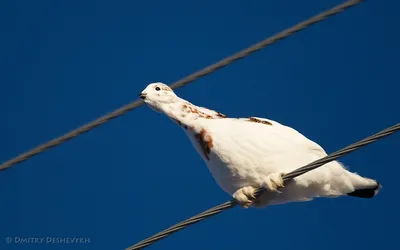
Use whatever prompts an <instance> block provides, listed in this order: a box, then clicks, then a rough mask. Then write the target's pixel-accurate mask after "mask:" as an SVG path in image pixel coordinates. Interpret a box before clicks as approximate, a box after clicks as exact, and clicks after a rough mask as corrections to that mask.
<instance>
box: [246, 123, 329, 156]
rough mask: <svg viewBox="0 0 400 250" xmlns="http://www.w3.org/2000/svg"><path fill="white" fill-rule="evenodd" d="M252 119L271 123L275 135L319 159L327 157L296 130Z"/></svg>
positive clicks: (320, 148)
mask: <svg viewBox="0 0 400 250" xmlns="http://www.w3.org/2000/svg"><path fill="white" fill-rule="evenodd" d="M253 118H256V119H258V120H261V121H266V122H269V123H271V124H272V126H273V127H274V133H277V134H279V135H280V136H283V137H285V138H287V139H289V140H290V141H291V142H292V143H296V144H298V145H299V146H301V147H304V148H306V149H307V150H310V151H312V152H313V153H314V154H316V155H318V156H320V157H321V158H322V157H324V156H326V155H327V154H326V152H325V150H324V149H323V148H322V147H321V146H320V145H318V144H317V143H315V142H313V141H312V140H310V139H308V138H307V137H305V136H304V135H302V134H301V133H299V132H298V131H297V130H295V129H293V128H291V127H288V126H285V125H282V124H280V123H279V122H276V121H273V120H269V119H266V118H260V117H253ZM240 120H243V121H247V120H248V118H240Z"/></svg>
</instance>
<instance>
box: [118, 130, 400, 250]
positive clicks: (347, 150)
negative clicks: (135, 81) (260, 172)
mask: <svg viewBox="0 0 400 250" xmlns="http://www.w3.org/2000/svg"><path fill="white" fill-rule="evenodd" d="M399 130H400V123H398V124H396V125H394V126H392V127H389V128H387V129H385V130H382V131H381V132H379V133H376V134H374V135H371V136H369V137H367V138H365V139H363V140H361V141H359V142H356V143H353V144H351V145H349V146H347V147H345V148H343V149H341V150H338V151H336V152H334V153H332V154H329V155H328V156H325V157H323V158H321V159H319V160H316V161H314V162H312V163H309V164H307V165H305V166H304V167H301V168H298V169H297V170H294V171H293V172H290V173H288V174H286V175H285V176H284V177H283V180H284V181H285V182H287V181H289V180H291V179H293V178H296V177H298V176H300V175H302V174H305V173H307V172H308V171H311V170H313V169H316V168H318V167H321V166H322V165H324V164H326V163H328V162H330V161H333V160H336V159H337V158H339V157H341V156H343V155H345V154H348V153H351V152H353V151H355V150H357V149H359V148H361V147H364V146H366V145H368V144H371V143H373V142H376V141H377V140H379V139H382V138H384V137H386V136H389V135H391V134H393V133H395V132H397V131H399ZM261 192H263V189H262V188H259V189H257V191H256V194H257V196H259V195H260V194H261ZM235 205H237V202H236V200H235V199H233V200H230V201H227V202H225V203H223V204H221V205H218V206H216V207H213V208H211V209H208V210H207V211H204V212H203V213H201V214H198V215H195V216H193V217H191V218H189V219H186V220H184V221H182V222H179V223H178V224H175V225H174V226H171V227H169V228H167V229H165V230H163V231H161V232H159V233H157V234H155V235H153V236H151V237H149V238H147V239H145V240H142V241H140V242H138V243H136V244H135V245H133V246H131V247H128V248H126V249H125V250H137V249H143V248H145V247H147V246H149V245H151V244H153V243H155V242H156V241H159V240H161V239H163V238H165V237H168V236H170V235H171V234H173V233H175V232H177V231H180V230H182V229H184V228H186V227H188V226H190V225H192V224H195V223H197V222H200V221H202V220H204V219H206V218H208V217H211V216H213V215H216V214H219V213H221V212H223V211H225V210H227V209H229V208H232V207H234V206H235Z"/></svg>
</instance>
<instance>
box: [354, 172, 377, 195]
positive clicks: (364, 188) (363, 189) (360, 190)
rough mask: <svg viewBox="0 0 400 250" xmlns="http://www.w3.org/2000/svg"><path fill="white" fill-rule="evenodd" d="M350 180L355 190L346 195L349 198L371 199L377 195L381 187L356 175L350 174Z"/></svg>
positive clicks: (371, 180) (373, 181) (375, 182)
mask: <svg viewBox="0 0 400 250" xmlns="http://www.w3.org/2000/svg"><path fill="white" fill-rule="evenodd" d="M350 179H351V180H352V183H353V186H354V188H355V190H354V191H353V192H350V193H347V195H349V196H354V197H359V198H372V197H374V196H375V195H377V194H378V192H379V190H380V189H381V187H382V185H381V184H380V183H379V182H378V181H376V180H373V179H369V178H364V177H361V176H359V175H357V174H353V173H351V177H350Z"/></svg>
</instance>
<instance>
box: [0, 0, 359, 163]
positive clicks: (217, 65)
mask: <svg viewBox="0 0 400 250" xmlns="http://www.w3.org/2000/svg"><path fill="white" fill-rule="evenodd" d="M361 2H363V0H349V1H346V2H344V3H342V4H340V5H338V6H336V7H334V8H332V9H330V10H327V11H325V12H322V13H320V14H318V15H316V16H314V17H312V18H310V19H308V20H306V21H304V22H301V23H298V24H297V25H295V26H293V27H291V28H289V29H286V30H284V31H282V32H280V33H278V34H276V35H274V36H272V37H270V38H267V39H265V40H263V41H261V42H259V43H257V44H254V45H252V46H250V47H248V48H246V49H244V50H242V51H240V52H238V53H236V54H234V55H232V56H229V57H227V58H225V59H222V60H221V61H219V62H217V63H215V64H212V65H210V66H208V67H206V68H204V69H202V70H200V71H197V72H195V73H193V74H191V75H189V76H187V77H185V78H183V79H181V80H179V81H177V82H175V83H173V84H172V85H171V88H172V89H176V88H179V87H183V86H185V85H187V84H188V83H191V82H193V81H195V80H197V79H199V78H200V77H203V76H205V75H208V74H210V73H212V72H214V71H216V70H218V69H221V68H223V67H225V66H227V65H228V64H231V63H233V62H235V61H237V60H239V59H242V58H244V57H246V56H248V55H250V54H251V53H254V52H256V51H258V50H261V49H262V48H264V47H266V46H268V45H271V44H273V43H275V42H277V41H279V40H281V39H284V38H286V37H288V36H290V35H292V34H294V33H296V32H298V31H300V30H303V29H305V28H306V27H308V26H310V25H312V24H315V23H317V22H320V21H322V20H324V19H325V18H327V17H329V16H332V15H335V14H337V13H339V12H342V11H343V10H345V9H347V8H349V7H352V6H354V5H356V4H359V3H361ZM142 104H143V101H142V100H140V99H139V100H136V101H134V102H131V103H129V104H127V105H125V106H123V107H121V108H119V109H117V110H115V111H113V112H111V113H109V114H106V115H104V116H102V117H100V118H98V119H96V120H94V121H92V122H89V123H87V124H85V125H83V126H82V127H79V128H77V129H75V130H72V131H71V132H68V133H66V134H64V135H62V136H59V137H57V138H55V139H53V140H51V141H48V142H46V143H44V144H42V145H39V146H37V147H35V148H33V149H31V150H29V151H27V152H25V153H23V154H20V155H18V156H16V157H15V158H13V159H10V160H8V161H6V162H4V163H3V164H2V165H0V170H4V169H7V168H10V167H12V166H14V165H15V164H18V163H21V162H23V161H26V160H27V159H29V158H31V157H33V156H35V155H37V154H40V153H42V152H43V151H46V150H47V149H50V148H52V147H55V146H58V145H60V144H61V143H63V142H66V141H68V140H70V139H72V138H74V137H77V136H78V135H81V134H83V133H85V132H87V131H89V130H92V129H94V128H96V127H97V126H100V125H102V124H103V123H106V122H108V121H110V120H112V119H114V118H117V117H119V116H121V115H123V114H125V113H127V112H129V111H131V110H133V109H135V108H137V107H139V106H141V105H142Z"/></svg>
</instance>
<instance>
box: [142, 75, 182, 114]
mask: <svg viewBox="0 0 400 250" xmlns="http://www.w3.org/2000/svg"><path fill="white" fill-rule="evenodd" d="M139 97H140V98H142V99H143V100H144V102H145V103H146V104H147V105H148V106H149V107H150V108H152V109H153V110H155V111H158V112H161V111H162V108H163V106H165V105H168V104H171V103H174V102H175V101H176V99H177V96H176V95H175V93H174V91H172V89H171V88H170V87H169V86H168V85H166V84H164V83H161V82H156V83H150V84H149V85H147V87H146V88H145V89H144V90H143V91H142V93H140V95H139Z"/></svg>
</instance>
